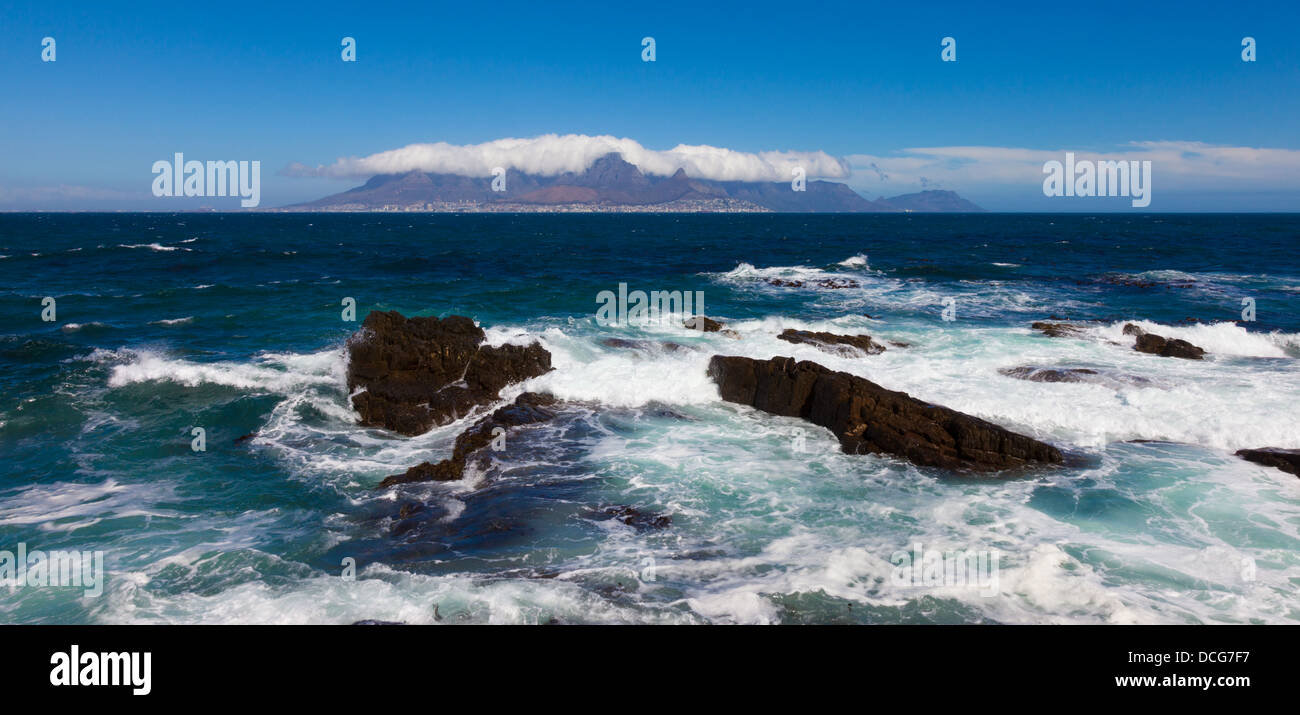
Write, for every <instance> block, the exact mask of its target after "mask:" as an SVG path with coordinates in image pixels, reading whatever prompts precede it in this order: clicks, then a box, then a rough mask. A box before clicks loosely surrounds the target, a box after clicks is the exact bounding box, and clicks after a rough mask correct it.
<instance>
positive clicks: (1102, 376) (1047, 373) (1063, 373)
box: [998, 365, 1153, 386]
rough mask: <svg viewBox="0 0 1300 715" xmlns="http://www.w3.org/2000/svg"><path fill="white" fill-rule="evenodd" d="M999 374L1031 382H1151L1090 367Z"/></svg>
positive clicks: (1009, 369) (1010, 369) (1014, 370)
mask: <svg viewBox="0 0 1300 715" xmlns="http://www.w3.org/2000/svg"><path fill="white" fill-rule="evenodd" d="M998 373H999V374H1002V375H1006V376H1007V377H1014V378H1016V379H1017V380H1028V381H1030V382H1086V383H1093V384H1098V385H1116V384H1127V385H1137V386H1148V385H1151V384H1153V383H1152V382H1151V380H1148V379H1147V378H1145V377H1139V376H1137V375H1126V374H1123V373H1116V372H1111V371H1109V370H1107V371H1102V370H1093V369H1092V368H1088V367H1041V366H1038V365H1020V366H1017V367H1004V368H1001V369H999V370H998Z"/></svg>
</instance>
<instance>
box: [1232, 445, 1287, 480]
mask: <svg viewBox="0 0 1300 715" xmlns="http://www.w3.org/2000/svg"><path fill="white" fill-rule="evenodd" d="M1237 456H1238V457H1241V458H1242V459H1244V460H1247V461H1249V462H1255V463H1256V464H1263V465H1264V466H1267V467H1275V468H1277V469H1281V470H1282V471H1284V472H1287V473H1288V474H1294V475H1296V476H1300V449H1282V448H1280V447H1262V448H1260V449H1239V450H1237Z"/></svg>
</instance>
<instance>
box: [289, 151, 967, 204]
mask: <svg viewBox="0 0 1300 715" xmlns="http://www.w3.org/2000/svg"><path fill="white" fill-rule="evenodd" d="M504 179H505V190H504V191H494V190H493V183H494V181H495V178H494V177H472V176H462V175H459V174H438V173H430V172H422V171H418V170H416V171H409V172H405V173H397V174H378V175H376V176H372V177H370V178H369V179H367V180H366V181H365V182H364V183H363V184H361V185H360V186H356V187H353V188H351V189H348V190H347V191H343V192H340V193H337V194H333V195H330V196H326V197H324V198H321V199H317V200H315V201H309V202H305V203H300V204H293V205H290V206H285V207H282V208H280V209H273V210H279V211H429V212H438V211H501V212H512V211H524V212H530V211H532V212H538V211H542V212H544V211H554V212H560V211H626V212H635V211H685V212H768V211H777V212H788V213H897V212H907V211H917V212H927V213H938V212H959V211H975V212H979V211H983V209H982V208H980V207H979V206H976V205H975V204H973V203H971V202H969V201H967V200H965V199H963V198H961V197H960V196H958V195H957V194H956V193H954V192H952V191H937V190H929V191H922V192H918V193H913V194H903V195H900V196H894V197H890V198H880V199H876V200H871V199H868V198H866V197H864V196H862V195H861V194H859V193H857V192H856V191H854V190H853V189H851V188H849V186H848V185H847V184H843V183H839V182H834V181H823V180H812V181H808V182H807V183H806V184H805V190H803V191H794V190H793V188H792V186H791V184H790V182H780V181H772V182H763V181H718V180H713V179H699V178H691V177H690V176H687V174H686V172H685V171H684V170H682V169H678V170H677V172H676V173H674V174H673V175H672V176H667V177H656V176H648V175H646V174H644V173H642V171H641V170H640V169H639V168H638V167H637V166H636V165H634V164H631V163H629V162H628V161H626V160H624V159H623V157H622V156H621V155H620V154H618V153H615V152H611V153H609V154H606V155H604V156H602V157H600V158H598V159H596V161H594V162H592V165H591V166H590V167H588V168H587V169H586V170H585V171H583V172H581V173H575V172H566V173H563V174H559V175H557V176H538V175H533V174H527V173H524V172H521V171H519V170H517V169H510V170H508V171H506V173H505V176H504Z"/></svg>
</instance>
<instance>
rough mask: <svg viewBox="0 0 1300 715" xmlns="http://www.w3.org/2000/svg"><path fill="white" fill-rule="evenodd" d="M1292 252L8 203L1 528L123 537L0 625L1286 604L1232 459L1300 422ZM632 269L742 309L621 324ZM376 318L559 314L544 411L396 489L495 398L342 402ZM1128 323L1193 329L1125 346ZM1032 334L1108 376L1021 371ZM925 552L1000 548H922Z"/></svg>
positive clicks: (1146, 614)
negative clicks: (763, 363) (887, 424)
mask: <svg viewBox="0 0 1300 715" xmlns="http://www.w3.org/2000/svg"><path fill="white" fill-rule="evenodd" d="M1298 246H1300V216H1296V215H1205V214H1198V215H1168V214H1108V215H1097V216H1089V215H1076V214H1072V215H1041V214H1034V215H1030V214H970V215H921V214H901V215H782V214H777V215H757V214H753V215H743V214H726V215H628V214H618V215H540V214H530V215H428V214H202V213H178V214H162V213H155V214H0V465H2V466H0V551H9V552H14V551H15V550H16V549H17V548H18V546H19V545H20V544H21V545H23V547H24V548H25V549H26V550H28V551H31V550H46V551H54V550H67V551H73V550H75V551H83V552H89V551H96V552H102V553H103V556H104V564H105V578H104V582H103V592H102V594H100V595H98V596H93V597H86V596H84V594H83V591H82V590H81V589H78V588H66V587H65V588H38V587H31V586H28V585H26V584H18V583H15V582H12V581H11V582H10V583H8V584H7V585H6V584H2V583H0V621H3V622H6V623H352V622H355V621H361V620H379V621H397V622H406V623H431V624H432V623H438V624H449V623H528V624H531V623H541V624H545V623H862V624H874V623H1255V622H1269V623H1295V622H1300V479H1297V478H1296V477H1295V476H1293V475H1290V474H1286V473H1284V472H1281V471H1279V470H1276V469H1272V468H1268V467H1263V466H1260V465H1257V464H1253V463H1250V462H1246V461H1244V460H1241V459H1239V458H1237V457H1235V456H1233V452H1234V451H1235V450H1237V449H1241V448H1249V447H1286V448H1300V410H1298V409H1297V407H1296V398H1297V397H1298V396H1300V369H1297V365H1298V363H1297V358H1300V252H1298V251H1297V247H1298ZM620 283H625V284H627V286H628V289H629V290H644V291H651V290H658V291H676V290H680V291H699V292H700V294H702V296H703V299H704V304H705V309H704V313H705V314H707V315H708V316H710V317H713V318H718V319H720V320H722V321H724V322H725V323H726V324H727V328H729V329H732V330H734V331H735V333H737V334H738V335H727V334H723V333H699V332H695V331H690V330H686V329H684V328H683V327H681V325H680V321H679V320H678V321H669V322H666V323H663V324H655V325H645V326H626V325H624V326H618V327H611V326H603V325H600V324H598V322H597V320H596V310H597V308H598V306H599V303H598V301H597V295H598V294H600V293H601V292H602V291H607V290H609V291H618V288H619V284H620ZM45 298H53V305H52V306H50V305H49V301H44V299H45ZM348 298H351V299H353V300H354V301H355V305H356V321H355V322H350V321H347V320H344V314H343V313H344V310H345V306H344V302H345V299H348ZM1246 299H1249V300H1246ZM1245 304H1250V305H1253V309H1254V311H1255V320H1253V321H1243V320H1242V317H1243V310H1244V309H1245ZM50 307H52V308H53V315H50V314H49V311H48V309H49V308H50ZM371 310H397V311H400V312H402V313H403V314H406V315H433V316H447V315H453V314H459V315H466V316H469V317H471V318H473V319H474V320H476V321H477V322H478V323H479V324H480V325H482V326H483V327H484V328H485V329H486V330H487V334H488V340H489V342H492V343H494V344H499V343H505V342H530V341H533V340H536V341H540V342H541V343H542V344H543V345H544V346H545V347H546V348H547V349H548V350H549V351H550V352H551V354H552V358H553V364H554V366H555V368H556V369H555V370H554V371H553V372H551V373H549V374H547V375H544V376H542V377H539V378H535V379H534V380H532V381H530V382H528V383H527V384H525V385H518V386H513V387H511V388H508V389H507V391H506V392H505V393H503V400H505V399H512V398H513V397H514V396H515V395H516V394H518V393H519V392H521V391H523V390H524V389H528V390H532V391H541V392H550V393H552V394H554V395H555V396H557V397H558V398H560V399H561V400H562V401H563V403H562V406H561V408H560V410H559V416H558V417H557V419H555V420H553V421H552V422H549V423H545V424H541V425H537V426H533V427H527V428H523V429H521V430H519V431H518V432H517V433H511V435H510V437H509V440H508V444H507V446H506V448H505V449H504V450H503V451H502V452H501V453H500V455H499V456H498V463H497V464H496V465H495V466H493V467H492V468H491V469H489V470H487V471H486V472H482V473H477V472H476V473H472V474H471V475H469V476H468V477H467V478H466V479H464V480H461V481H457V482H449V483H427V484H414V485H408V486H405V487H401V488H397V489H383V490H379V489H376V488H375V487H376V485H377V484H378V483H379V481H380V480H381V479H383V478H384V477H385V476H387V475H390V474H396V473H400V472H403V471H405V470H406V469H407V468H409V467H411V466H413V465H415V464H417V463H419V462H421V461H424V460H430V461H433V462H437V461H438V460H440V459H443V458H444V457H446V456H448V455H449V453H450V451H451V445H452V442H453V441H454V440H455V438H456V436H457V435H458V434H459V433H460V432H461V431H463V430H464V429H465V428H466V427H467V426H468V425H469V424H470V423H472V421H473V420H474V418H475V416H471V417H469V418H466V419H463V420H460V421H458V422H455V423H453V424H450V425H446V426H444V427H438V428H435V429H434V430H432V431H431V432H428V433H426V434H424V435H421V436H418V437H402V436H399V435H395V434H392V433H389V432H385V431H384V430H379V429H370V428H362V427H359V426H357V424H356V414H355V413H354V412H353V411H352V409H351V407H350V403H349V396H348V391H347V388H346V385H345V379H344V376H345V372H346V353H345V351H344V347H343V346H344V342H345V340H346V339H347V337H348V336H349V335H350V334H351V333H353V332H354V331H355V330H357V328H358V327H359V325H360V321H361V320H363V319H364V317H365V315H366V314H367V313H368V312H369V311H371ZM945 311H947V313H946V314H945ZM43 312H44V313H45V317H49V318H53V319H52V320H43V319H42V318H43V316H42V314H43ZM1049 316H1057V317H1058V318H1068V319H1070V320H1072V321H1075V322H1077V323H1079V324H1082V325H1084V326H1085V327H1084V329H1083V331H1082V332H1081V334H1079V335H1078V336H1076V337H1060V338H1049V337H1046V336H1044V335H1043V334H1041V333H1039V332H1038V331H1035V330H1032V329H1031V328H1030V323H1031V322H1033V321H1037V320H1045V319H1048V318H1049ZM946 318H951V319H946ZM1127 322H1134V323H1137V324H1138V325H1139V326H1141V327H1144V328H1145V329H1147V330H1150V331H1153V332H1157V333H1159V334H1162V335H1165V336H1168V337H1177V338H1183V339H1185V340H1188V341H1190V342H1192V343H1194V344H1196V345H1198V346H1200V347H1203V348H1205V350H1206V351H1207V356H1206V359H1205V360H1202V361H1193V360H1180V359H1175V358H1162V357H1157V356H1153V355H1147V354H1143V353H1138V352H1136V351H1134V350H1133V349H1132V348H1131V346H1132V342H1133V338H1132V337H1131V336H1127V335H1124V334H1123V326H1124V325H1125V323H1127ZM785 328H797V329H808V330H820V331H828V332H833V333H847V334H859V333H867V334H870V335H872V336H873V337H875V338H876V339H877V340H879V341H895V342H900V343H906V344H907V345H908V347H898V346H890V347H889V349H888V350H887V351H886V352H884V353H882V354H879V355H873V356H868V357H862V356H845V355H833V354H829V353H826V352H823V351H820V350H818V349H816V348H815V347H813V346H810V345H792V344H790V343H786V342H783V341H780V340H777V339H776V335H777V334H778V333H780V332H781V330H783V329H785ZM611 337H613V338H625V339H628V340H634V341H644V342H641V343H636V344H635V346H634V347H626V346H624V347H612V346H609V345H606V344H605V343H604V341H605V340H606V339H608V338H611ZM664 342H673V343H677V344H680V345H681V346H684V348H685V349H676V350H670V349H667V347H665V346H664V345H663V343H664ZM714 354H733V355H745V356H749V357H754V358H763V359H766V358H768V357H771V356H774V355H785V356H793V357H796V358H799V359H804V360H812V361H814V362H818V363H820V364H822V365H825V366H827V367H830V368H833V369H836V370H843V371H846V372H850V373H853V374H856V375H860V376H862V377H865V378H868V379H870V380H872V381H874V382H877V383H879V384H881V385H883V386H885V387H887V388H890V389H894V390H901V391H904V392H907V393H908V394H910V395H913V396H915V397H918V398H920V399H923V400H927V401H930V402H933V403H936V404H940V405H945V406H947V407H951V408H953V409H956V410H960V411H962V412H966V413H968V414H971V415H974V416H977V417H980V418H983V419H986V420H989V421H991V422H994V423H997V424H999V425H1002V426H1004V427H1007V428H1008V429H1011V430H1014V431H1017V432H1020V433H1023V434H1026V435H1030V436H1033V437H1035V438H1037V439H1040V440H1043V441H1046V442H1049V443H1051V444H1053V445H1055V446H1057V447H1059V448H1060V449H1061V450H1062V451H1063V452H1064V453H1065V454H1066V457H1067V461H1066V463H1065V464H1064V465H1062V466H1056V467H1048V468H1042V469H1037V470H1032V471H1030V472H1028V473H1025V474H1021V475H1018V476H1016V477H1015V478H1012V479H991V478H987V477H978V476H970V475H962V474H954V473H948V472H944V471H942V470H936V469H930V468H922V467H917V466H914V465H911V464H909V463H908V462H906V461H905V460H902V459H899V458H896V457H891V456H883V455H847V454H843V453H842V452H840V450H839V445H838V442H837V441H836V440H835V438H834V437H833V436H832V435H831V434H830V433H829V432H828V431H826V430H824V429H822V428H819V427H816V426H814V425H812V424H810V423H807V422H803V421H801V420H798V419H792V418H784V417H777V416H773V415H769V414H765V413H761V412H757V411H755V410H752V409H749V408H744V407H741V406H738V405H734V404H730V403H726V402H723V401H722V400H721V399H720V398H719V396H718V392H717V389H716V387H715V386H714V385H713V384H712V382H711V381H710V380H709V378H708V376H707V375H706V371H705V367H706V365H707V363H708V360H709V358H710V356H712V355H714ZM1022 366H1033V367H1078V368H1091V369H1093V370H1096V371H1097V372H1096V379H1095V380H1092V381H1090V382H1085V383H1059V382H1057V383H1053V382H1032V381H1028V380H1022V379H1016V378H1014V377H1011V376H1008V375H1005V374H1003V373H1002V372H1000V370H1005V369H1009V368H1014V367H1022ZM195 428H200V429H201V430H202V431H203V432H202V434H203V435H204V437H203V439H204V445H203V446H204V449H203V450H201V451H196V450H195V448H194V446H195V440H196V436H195V431H194V430H195ZM248 435H252V436H248ZM241 438H244V439H241ZM628 507H630V508H632V509H635V510H636V513H639V514H642V515H645V516H646V518H645V519H640V520H636V519H619V518H611V514H619V513H629V512H627V511H626V508H628ZM620 510H624V511H620ZM399 512H402V513H403V514H406V515H407V516H400V515H399ZM410 514H415V516H409V515H410ZM661 516H662V517H667V519H666V520H660V521H655V518H657V517H661ZM625 521H631V522H632V523H625ZM663 521H667V522H668V523H667V525H666V526H665V525H664V524H663ZM922 552H924V553H941V554H957V555H961V554H979V555H982V556H984V557H988V558H989V559H994V560H995V561H994V563H996V569H995V571H994V572H993V573H992V574H990V575H991V576H993V578H992V579H989V578H985V579H982V580H981V581H980V583H978V584H971V583H968V582H958V581H952V580H951V579H943V578H939V579H933V578H919V579H917V578H913V579H907V578H900V577H899V572H900V562H901V561H900V556H899V554H909V555H910V554H917V553H922ZM907 559H912V557H911V556H908V557H907V558H906V559H902V561H907ZM913 560H917V561H923V560H924V559H913ZM907 562H908V563H911V561H907ZM987 562H988V560H986V562H985V563H987Z"/></svg>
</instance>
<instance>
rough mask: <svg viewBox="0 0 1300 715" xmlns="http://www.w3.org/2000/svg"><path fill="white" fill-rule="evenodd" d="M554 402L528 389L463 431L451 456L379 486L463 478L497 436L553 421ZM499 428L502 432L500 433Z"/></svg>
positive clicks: (550, 398) (414, 468)
mask: <svg viewBox="0 0 1300 715" xmlns="http://www.w3.org/2000/svg"><path fill="white" fill-rule="evenodd" d="M554 404H555V398H554V397H552V396H550V395H542V394H538V393H536V392H525V393H524V394H522V395H520V396H519V397H517V398H515V401H514V402H513V403H511V404H509V405H506V406H505V407H502V408H499V409H497V410H496V411H495V412H493V413H492V414H490V415H488V416H487V417H484V418H483V419H481V420H479V421H477V422H475V423H474V424H473V426H471V427H470V428H469V429H467V430H465V431H464V432H462V433H461V434H460V436H459V437H457V438H456V444H455V446H454V447H453V448H452V453H451V457H450V458H448V459H444V460H442V461H441V462H438V463H437V464H433V463H432V462H421V463H420V464H417V465H415V466H414V467H411V468H410V469H408V470H406V472H405V473H403V474H394V475H392V476H390V477H385V478H384V480H383V481H382V482H380V483H379V487H380V488H387V487H391V486H395V485H397V484H410V483H412V482H450V481H455V480H457V479H461V478H462V477H464V475H465V466H466V465H467V464H468V463H469V460H470V459H471V458H473V457H474V456H475V454H476V453H477V452H479V450H481V449H483V448H484V447H486V446H488V445H490V444H491V443H492V440H493V439H494V438H495V437H497V435H499V434H505V433H508V432H509V431H510V430H511V429H513V428H515V427H521V426H523V425H530V424H537V423H539V422H546V421H547V420H550V419H551V418H553V417H555V413H554V412H553V411H551V410H550V409H548V408H549V407H550V406H551V405H554ZM498 429H499V430H501V431H500V432H498ZM481 456H483V457H484V458H483V460H482V461H484V462H486V461H487V460H486V456H485V455H481Z"/></svg>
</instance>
